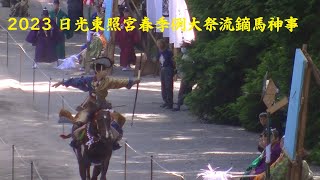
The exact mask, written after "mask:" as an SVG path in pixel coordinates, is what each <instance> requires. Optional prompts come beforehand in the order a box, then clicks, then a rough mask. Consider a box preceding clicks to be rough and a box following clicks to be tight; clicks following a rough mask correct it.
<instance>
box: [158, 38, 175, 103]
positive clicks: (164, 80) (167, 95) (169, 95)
mask: <svg viewBox="0 0 320 180" xmlns="http://www.w3.org/2000/svg"><path fill="white" fill-rule="evenodd" d="M157 46H158V49H159V53H158V56H157V60H158V61H159V62H160V66H161V69H160V78H161V94H162V99H163V101H164V104H162V105H161V106H160V107H162V108H166V109H172V108H173V76H174V62H173V53H172V52H171V51H170V50H169V49H168V48H167V46H166V42H165V41H164V40H163V39H159V40H158V41H157Z"/></svg>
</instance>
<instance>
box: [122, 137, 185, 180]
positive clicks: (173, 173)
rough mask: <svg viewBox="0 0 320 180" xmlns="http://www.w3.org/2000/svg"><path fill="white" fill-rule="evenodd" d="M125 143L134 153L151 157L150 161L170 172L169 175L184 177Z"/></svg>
mask: <svg viewBox="0 0 320 180" xmlns="http://www.w3.org/2000/svg"><path fill="white" fill-rule="evenodd" d="M125 144H126V145H127V146H128V147H129V148H130V149H131V150H132V151H134V152H135V153H136V154H138V155H140V156H142V157H146V158H149V159H152V161H153V162H154V163H155V164H156V165H158V166H159V167H160V168H161V169H162V170H164V171H165V173H167V174H171V175H173V176H176V177H180V178H182V179H184V177H183V176H182V175H180V174H177V173H175V172H172V171H170V170H168V169H166V168H165V167H163V166H161V165H160V164H159V163H158V162H157V161H156V160H154V159H153V158H150V157H149V156H147V155H144V154H142V153H140V152H138V151H137V150H135V149H134V148H133V147H131V146H130V145H129V144H128V143H125Z"/></svg>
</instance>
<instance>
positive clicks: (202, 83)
mask: <svg viewBox="0 0 320 180" xmlns="http://www.w3.org/2000/svg"><path fill="white" fill-rule="evenodd" d="M187 4H188V7H189V10H190V13H191V15H192V16H193V17H196V18H197V19H198V20H200V21H201V22H205V20H206V19H207V18H208V17H215V18H217V21H218V22H219V21H220V18H225V17H231V18H233V24H234V25H235V20H236V18H237V17H241V18H244V17H245V16H247V17H250V18H251V31H250V32H227V31H224V32H221V31H219V27H220V26H217V30H216V31H212V32H209V31H206V30H205V28H204V27H202V28H203V31H202V32H197V36H196V37H197V39H196V42H195V44H194V46H193V47H192V48H191V49H190V51H189V54H190V56H191V57H192V59H193V61H194V63H193V64H192V66H190V63H185V64H183V63H182V67H183V69H184V70H185V71H186V74H187V77H188V78H189V80H192V81H195V82H196V83H197V88H196V89H195V90H194V91H193V92H192V93H191V94H189V95H188V97H187V98H186V103H187V104H188V105H189V106H190V109H191V110H192V112H193V113H195V114H196V115H198V116H199V117H201V118H204V119H206V120H208V121H209V122H215V123H224V124H232V125H239V124H241V125H242V126H243V127H245V128H246V129H248V130H257V128H258V127H259V124H258V121H257V120H258V119H257V118H258V117H257V115H258V114H259V113H260V112H262V111H265V109H266V107H265V105H264V104H263V102H262V101H261V89H262V81H263V77H264V74H265V73H266V72H267V71H268V72H269V75H270V76H271V78H272V79H273V80H274V81H275V82H276V84H277V86H278V87H279V89H280V96H279V97H278V98H281V97H283V96H284V95H285V96H289V93H290V85H291V77H292V69H293V60H294V54H295V50H296V48H300V47H301V46H302V44H304V43H305V44H308V52H309V54H310V55H311V57H312V58H313V60H314V62H315V63H316V64H317V65H320V63H319V61H318V58H319V55H320V40H319V39H320V19H319V18H318V17H320V16H319V15H320V1H317V0H310V1H304V0H295V1H293V0H281V1H279V0H264V1H262V0H241V1H240V0H235V1H224V0H215V1H209V0H188V1H187ZM290 16H293V17H295V18H298V26H299V27H298V28H295V29H294V30H293V32H289V31H288V29H287V28H285V26H286V24H287V22H286V21H285V19H288V18H289V17H290ZM257 17H263V18H264V23H265V24H266V25H267V27H268V21H269V20H270V17H280V19H281V20H283V26H282V28H281V29H280V31H279V32H276V30H273V31H272V32H270V31H269V29H267V27H266V30H265V31H264V32H260V31H252V27H253V26H254V18H257ZM203 25H204V23H202V26H203ZM318 67H320V66H318ZM319 102H320V89H319V86H317V85H316V84H315V83H312V86H311V89H310V100H309V113H308V131H307V137H306V145H307V147H308V148H312V147H316V145H317V147H318V146H319V147H320V144H319V145H318V142H320V141H319V140H320V139H319V138H320V133H319V132H320V131H319V129H320V109H319V105H318V104H319ZM286 111H287V107H286V108H284V109H282V110H281V111H279V112H277V113H276V114H275V115H274V116H273V117H272V118H273V119H274V120H279V121H285V120H286V117H284V116H283V115H284V114H285V113H286ZM313 152H314V153H313V157H314V158H315V159H319V162H320V152H317V151H313Z"/></svg>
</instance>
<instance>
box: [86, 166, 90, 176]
mask: <svg viewBox="0 0 320 180" xmlns="http://www.w3.org/2000/svg"><path fill="white" fill-rule="evenodd" d="M86 172H87V180H90V164H89V165H87V167H86Z"/></svg>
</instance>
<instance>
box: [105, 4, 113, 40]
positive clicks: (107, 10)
mask: <svg viewBox="0 0 320 180" xmlns="http://www.w3.org/2000/svg"><path fill="white" fill-rule="evenodd" d="M103 3H104V5H105V17H104V28H105V30H104V36H105V37H106V39H107V41H108V42H109V41H110V32H111V31H108V28H107V27H108V19H109V18H112V7H113V0H104V2H103Z"/></svg>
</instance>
